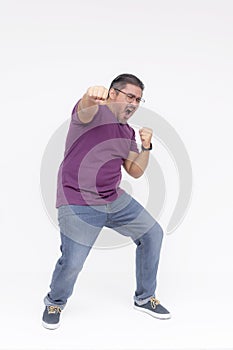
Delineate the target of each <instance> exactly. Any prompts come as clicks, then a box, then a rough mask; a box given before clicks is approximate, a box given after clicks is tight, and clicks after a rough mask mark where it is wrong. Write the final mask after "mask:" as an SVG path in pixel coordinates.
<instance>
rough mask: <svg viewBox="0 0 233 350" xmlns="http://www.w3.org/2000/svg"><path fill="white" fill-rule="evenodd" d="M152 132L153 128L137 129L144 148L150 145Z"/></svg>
mask: <svg viewBox="0 0 233 350" xmlns="http://www.w3.org/2000/svg"><path fill="white" fill-rule="evenodd" d="M152 134H153V130H152V129H150V128H145V127H143V128H141V129H140V130H139V135H140V138H141V141H142V145H143V147H145V148H149V147H150V143H151V138H152Z"/></svg>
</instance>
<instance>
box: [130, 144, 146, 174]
mask: <svg viewBox="0 0 233 350" xmlns="http://www.w3.org/2000/svg"><path fill="white" fill-rule="evenodd" d="M149 157H150V151H141V152H140V153H139V155H138V156H137V157H136V158H135V159H134V161H133V162H132V164H131V166H130V173H131V174H132V175H133V177H135V178H138V177H140V176H142V175H143V173H144V171H145V170H146V167H147V165H148V162H149Z"/></svg>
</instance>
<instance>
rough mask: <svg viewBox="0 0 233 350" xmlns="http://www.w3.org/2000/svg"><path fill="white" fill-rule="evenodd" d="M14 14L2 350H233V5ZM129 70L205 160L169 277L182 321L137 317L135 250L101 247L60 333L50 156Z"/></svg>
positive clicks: (170, 249)
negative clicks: (58, 135) (94, 100)
mask: <svg viewBox="0 0 233 350" xmlns="http://www.w3.org/2000/svg"><path fill="white" fill-rule="evenodd" d="M0 14H1V15H0V16H1V18H0V23H1V31H0V35H1V56H0V57H1V80H0V81H1V104H0V109H1V137H0V142H1V145H0V146H1V163H0V167H1V201H0V214H1V221H0V222H1V254H0V266H1V288H0V296H1V317H0V320H1V321H0V322H1V327H0V329H1V336H0V349H6V348H9V349H142V348H143V349H168V348H169V349H180V348H192V349H193V348H221V349H223V348H230V347H233V335H232V334H233V332H232V330H233V322H232V311H233V303H232V292H233V285H232V272H233V262H232V228H233V224H232V214H233V212H232V196H233V191H232V178H233V165H232V147H233V141H232V112H233V108H232V96H233V88H232V86H233V84H232V83H233V79H232V78H233V47H232V40H233V37H232V34H233V25H232V23H233V2H232V1H230V0H229V1H226V0H221V1H220V0H219V1H216V0H212V1H211V0H195V1H190V0H186V1H184V0H183V1H182V0H178V1H172V0H163V1H162V0H161V1H152V0H151V1H150V0H144V1H137V0H135V1H123V0H118V1H101V0H99V1H93V0H92V1H86V2H79V1H74V0H67V1H53V0H46V1H45V0H41V1H29V0H27V1H26V0H22V1H11V0H8V1H1V9H0ZM124 72H129V73H133V74H135V75H138V76H139V78H141V79H142V81H143V82H144V83H145V85H146V90H145V94H144V96H145V99H146V101H147V103H146V105H145V106H146V107H147V108H150V109H152V110H154V111H155V112H157V113H159V114H160V115H161V116H163V117H164V118H165V119H166V120H168V121H169V123H170V124H171V125H172V126H173V127H174V128H175V130H176V131H177V132H178V133H179V135H180V137H181V138H182V140H183V142H184V144H185V146H186V148H187V151H188V153H189V156H190V159H191V162H192V168H193V175H194V187H193V198H192V203H191V206H190V209H189V212H188V214H187V216H186V218H185V220H184V222H183V223H182V225H181V226H180V227H179V228H178V229H177V231H176V232H175V233H173V234H172V235H170V236H165V237H164V244H163V249H162V253H161V263H160V270H159V276H158V278H159V285H158V295H157V296H158V298H159V299H160V300H161V302H162V304H164V305H165V306H166V307H167V308H169V310H170V311H171V313H172V316H173V317H172V319H171V320H169V321H159V320H156V319H153V318H152V317H150V316H147V315H144V314H141V313H138V312H136V311H135V310H133V308H132V296H133V293H134V288H135V277H134V246H133V245H129V246H126V247H124V248H121V249H114V250H96V249H94V250H93V251H92V253H91V255H90V256H89V258H88V260H87V262H86V264H85V268H84V270H83V271H82V273H81V274H80V277H79V281H78V283H77V285H76V289H75V292H74V295H73V297H72V298H71V299H70V302H69V304H68V306H67V308H66V310H65V311H64V313H63V314H62V316H63V317H62V325H61V327H60V329H58V330H56V331H54V332H51V331H47V330H45V329H43V328H42V327H41V315H42V312H43V309H44V307H43V297H44V295H45V294H46V293H47V291H48V285H49V282H50V277H51V273H52V270H53V267H54V264H55V261H56V259H57V258H58V256H59V232H58V231H57V230H56V228H55V227H54V226H53V225H52V224H51V222H50V220H49V218H48V216H47V215H46V213H45V211H44V208H43V204H42V200H41V195H40V165H41V160H42V156H43V152H44V150H45V148H46V145H47V143H48V141H49V139H50V137H51V135H52V134H53V133H54V132H55V130H56V129H57V128H58V127H59V126H60V125H61V124H62V123H63V122H64V121H65V120H66V119H67V118H69V116H70V112H71V109H72V108H73V105H74V103H75V102H76V101H77V99H78V98H80V96H82V94H83V93H84V92H85V90H86V89H87V87H89V86H90V85H93V84H100V85H105V86H109V84H110V82H111V80H112V79H113V78H114V77H115V76H116V75H118V74H121V73H124ZM132 122H133V119H132ZM154 132H155V133H156V130H154ZM158 156H159V155H158ZM48 176H49V173H48Z"/></svg>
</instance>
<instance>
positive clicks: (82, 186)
mask: <svg viewBox="0 0 233 350" xmlns="http://www.w3.org/2000/svg"><path fill="white" fill-rule="evenodd" d="M143 89H144V85H143V83H142V82H141V81H140V80H139V79H138V78H137V77H136V76H134V75H132V74H121V75H119V76H118V77H116V78H115V79H114V80H113V81H112V83H111V86H110V88H109V90H108V89H106V88H105V87H103V86H94V87H90V88H89V89H88V90H87V92H86V93H85V94H84V96H83V97H82V99H81V100H79V101H78V103H77V104H76V106H75V107H74V109H73V112H72V118H71V123H70V128H69V131H68V135H67V139H66V145H65V154H64V160H63V162H62V164H61V165H60V168H59V172H58V184H57V202H56V207H57V208H58V221H59V226H60V234H61V252H62V256H61V257H60V259H59V260H58V262H57V264H56V267H55V270H54V273H53V276H52V282H51V285H50V291H49V293H48V294H47V296H46V297H45V299H44V303H45V306H46V307H45V311H44V314H43V326H44V327H45V328H48V329H55V328H57V327H58V326H59V322H60V313H61V311H62V310H63V308H64V307H65V305H66V303H67V300H68V298H69V297H70V296H71V294H72V292H73V287H74V284H75V282H76V280H77V277H78V274H79V272H80V271H81V269H82V267H83V264H84V262H85V260H86V258H87V256H88V254H89V252H90V250H91V247H92V246H93V244H94V242H95V240H96V239H97V237H98V235H99V233H100V231H101V229H102V228H103V227H104V226H105V227H109V228H112V229H114V230H115V231H117V232H119V233H120V234H123V235H125V236H129V237H131V239H132V240H133V242H134V243H135V244H136V282H137V287H136V291H135V295H134V308H135V309H137V310H139V311H143V312H146V313H148V314H150V315H152V316H154V317H156V318H159V319H168V318H170V313H169V312H168V310H166V309H165V308H164V307H163V306H162V305H161V304H160V303H159V301H158V300H157V299H156V298H155V289H156V275H157V269H158V264H159V256H160V249H161V243H162V238H163V231H162V228H161V227H160V225H159V224H158V222H157V221H156V220H155V219H154V218H153V217H152V216H151V215H150V214H149V213H148V212H147V211H146V210H145V209H144V208H143V207H142V205H141V204H139V203H138V202H137V201H136V200H135V199H134V198H133V197H131V196H130V195H129V194H128V193H126V191H124V190H123V189H121V188H120V187H119V184H120V181H121V166H123V167H124V169H125V170H126V171H127V173H128V174H130V175H131V176H133V177H134V178H139V177H140V176H142V174H143V173H144V171H145V169H146V167H147V164H148V160H149V154H150V150H151V149H152V143H151V138H152V130H151V129H150V128H147V127H143V128H141V129H140V131H139V134H140V138H141V150H140V152H139V150H138V148H137V145H136V141H135V132H134V129H133V128H132V127H130V126H129V124H128V120H129V118H131V116H132V115H133V113H134V112H135V111H136V109H137V108H138V106H139V104H140V102H143V101H144V100H143V98H142V93H143Z"/></svg>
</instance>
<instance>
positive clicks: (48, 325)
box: [42, 321, 60, 330]
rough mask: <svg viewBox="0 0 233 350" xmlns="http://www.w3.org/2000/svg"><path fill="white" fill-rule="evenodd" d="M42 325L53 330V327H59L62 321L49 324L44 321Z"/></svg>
mask: <svg viewBox="0 0 233 350" xmlns="http://www.w3.org/2000/svg"><path fill="white" fill-rule="evenodd" d="M42 326H43V327H44V328H46V329H51V330H53V329H57V328H58V327H59V326H60V323H55V324H49V323H46V322H44V321H42Z"/></svg>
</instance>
